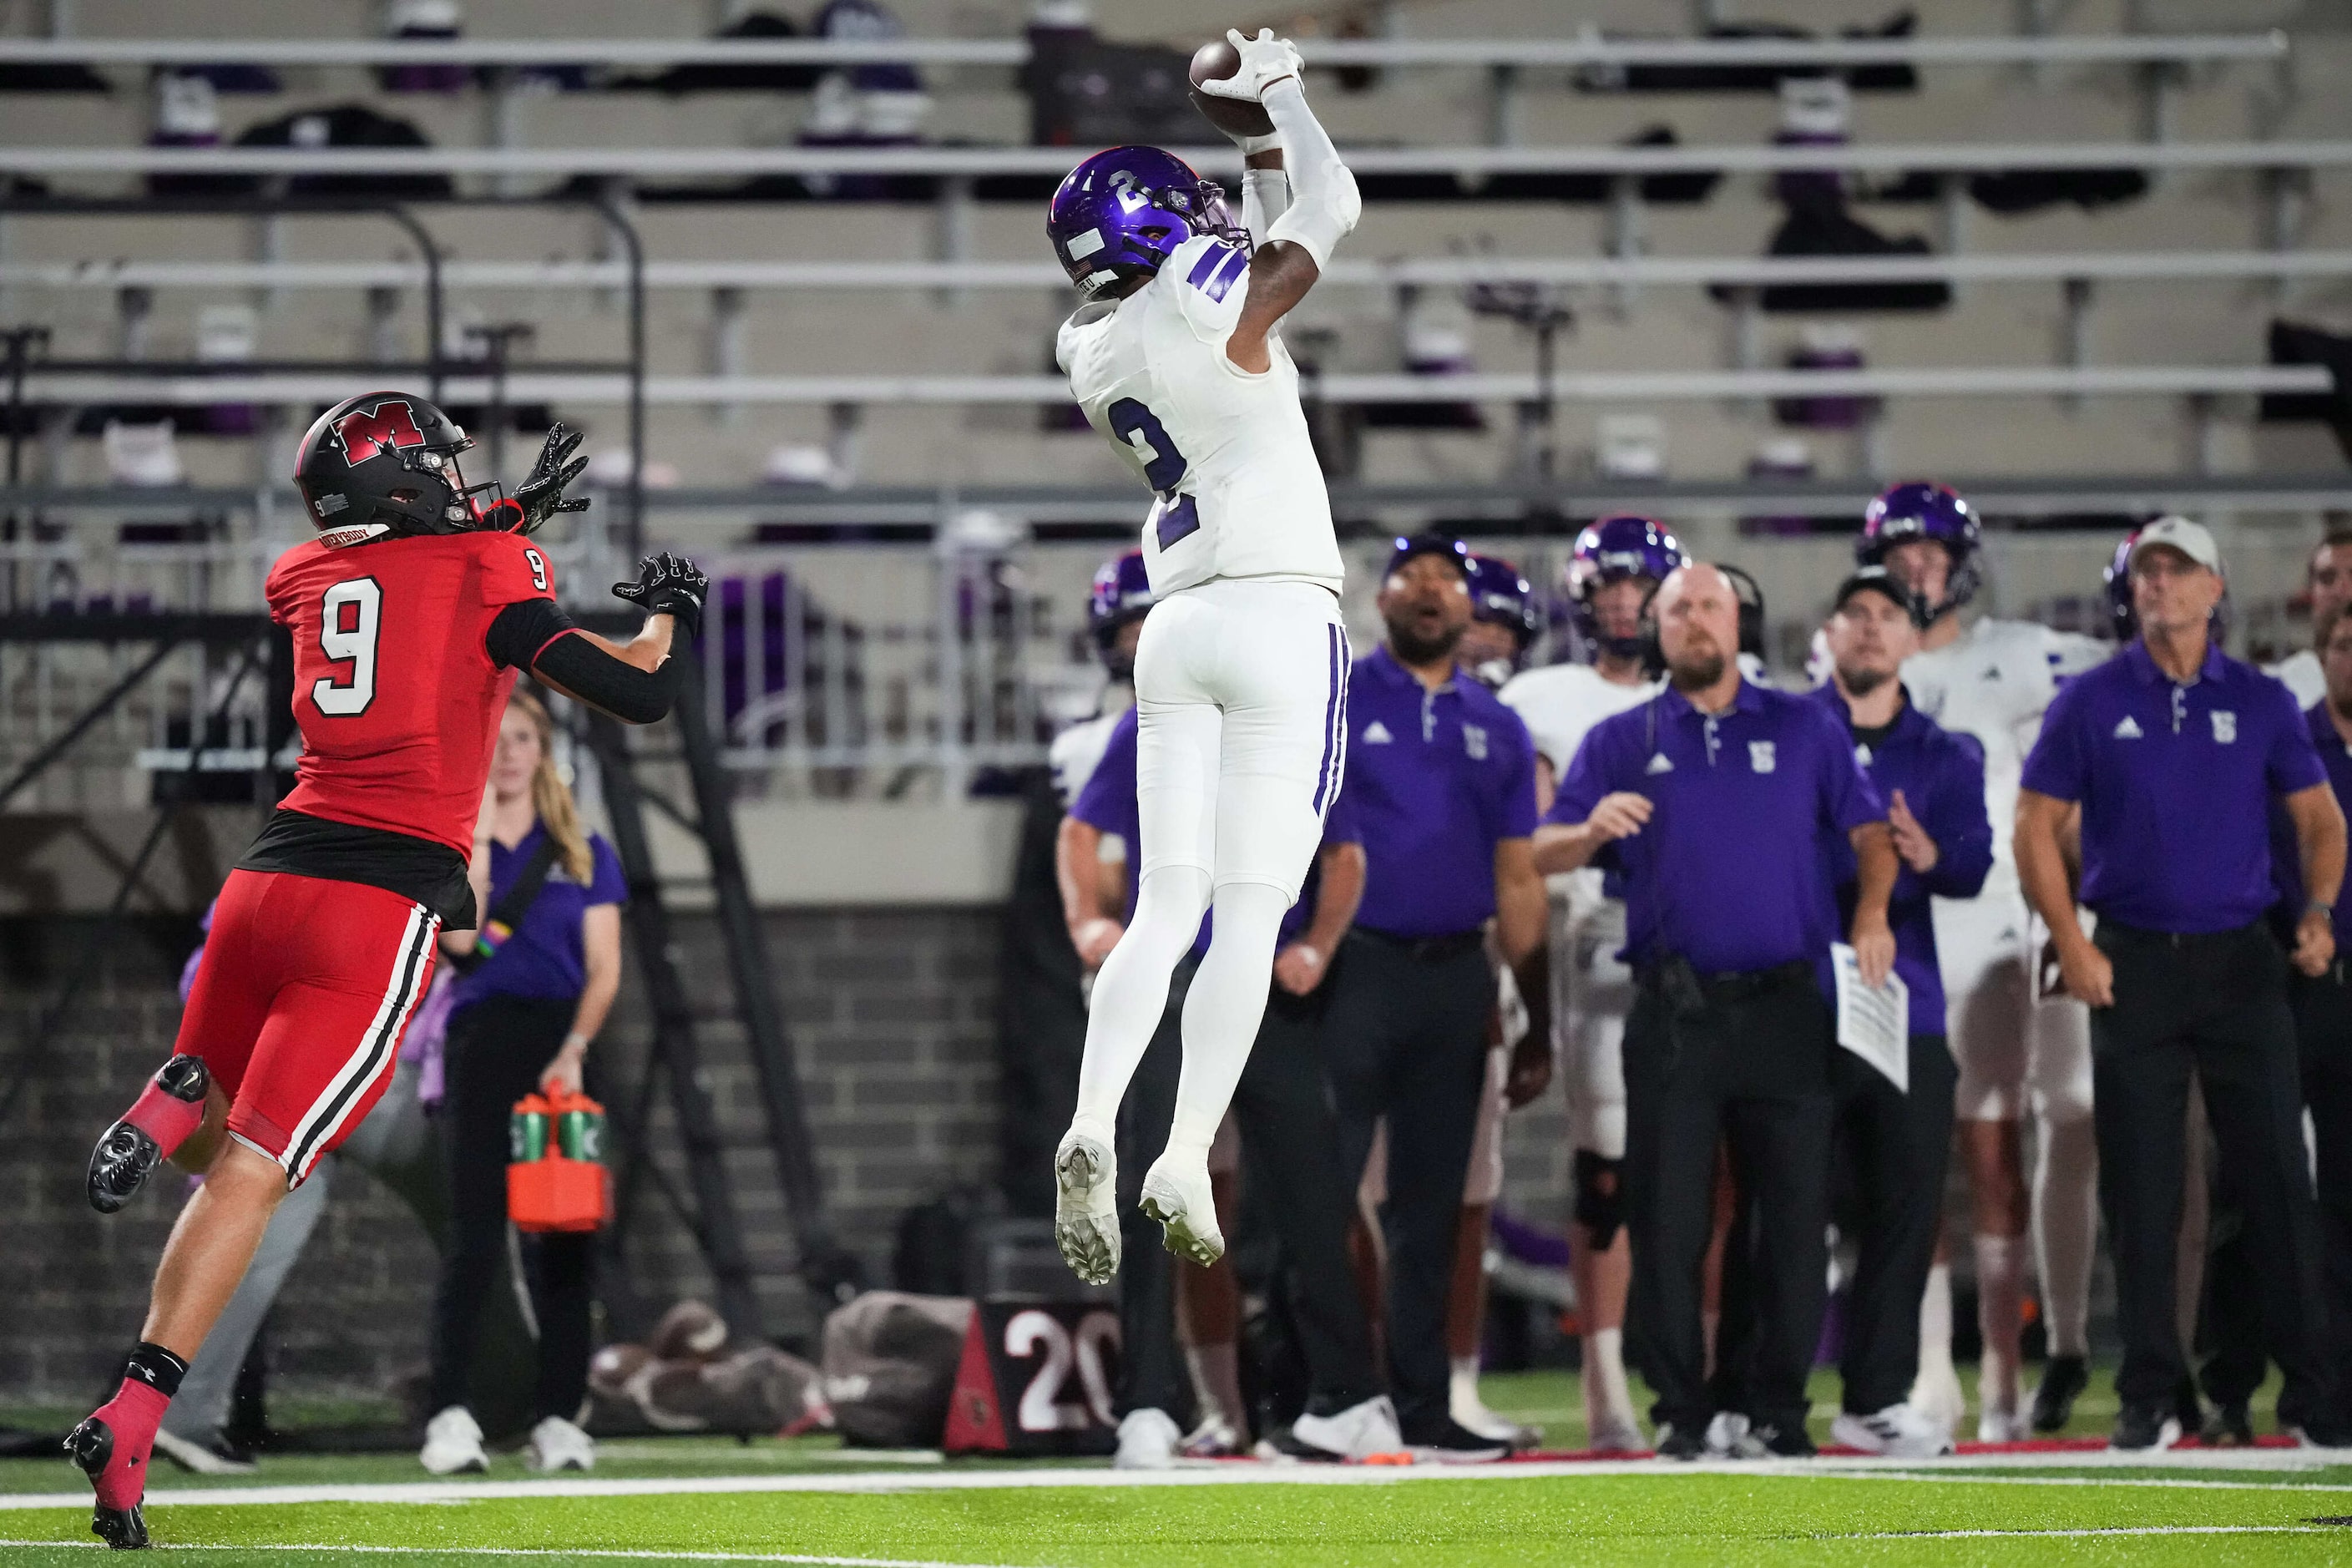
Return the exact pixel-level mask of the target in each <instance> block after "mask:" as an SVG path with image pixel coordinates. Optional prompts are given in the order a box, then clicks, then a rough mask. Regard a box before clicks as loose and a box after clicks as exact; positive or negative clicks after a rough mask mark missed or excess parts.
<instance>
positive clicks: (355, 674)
mask: <svg viewBox="0 0 2352 1568" xmlns="http://www.w3.org/2000/svg"><path fill="white" fill-rule="evenodd" d="M382 632H383V588H382V587H380V586H379V585H378V584H377V583H376V580H375V579H374V578H373V577H353V578H351V579H349V580H347V581H345V582H341V583H338V584H335V585H334V586H332V587H331V588H329V589H328V590H327V591H326V593H325V594H323V595H320V600H319V651H320V652H321V653H323V654H325V655H326V656H327V658H328V659H329V660H331V662H333V663H336V664H348V665H350V666H351V667H352V668H351V675H350V678H349V679H345V680H337V679H334V678H333V677H331V676H321V677H320V678H319V679H317V680H315V681H313V682H312V683H311V686H310V700H311V701H312V702H314V703H316V704H318V708H319V711H320V712H321V713H324V714H326V715H328V716H329V717H331V718H335V719H352V718H356V717H358V716H359V715H360V714H362V713H364V712H366V711H367V710H368V704H369V703H371V702H373V701H374V700H375V650H376V639H377V638H378V637H379V636H380V635H381V634H382Z"/></svg>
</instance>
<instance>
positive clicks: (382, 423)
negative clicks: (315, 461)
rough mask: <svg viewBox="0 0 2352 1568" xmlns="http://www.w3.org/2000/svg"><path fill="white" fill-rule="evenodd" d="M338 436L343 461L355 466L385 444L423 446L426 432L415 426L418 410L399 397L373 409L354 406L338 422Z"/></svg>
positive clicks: (370, 456) (336, 426)
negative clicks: (416, 411)
mask: <svg viewBox="0 0 2352 1568" xmlns="http://www.w3.org/2000/svg"><path fill="white" fill-rule="evenodd" d="M335 439H336V440H338V441H340V442H341V443H342V447H343V460H344V461H345V462H347V463H350V464H351V465H352V466H353V467H354V468H356V467H357V466H359V465H360V464H362V463H364V462H366V461H367V460H368V459H369V458H373V457H374V456H375V455H376V453H377V452H379V451H381V450H382V449H383V448H384V447H422V446H423V445H425V435H424V432H422V431H420V430H418V429H417V428H416V414H415V410H413V409H412V408H410V407H409V406H408V405H407V404H406V403H404V402H403V401H400V400H399V399H396V398H388V399H386V400H385V401H384V402H382V403H379V404H377V405H375V406H374V407H373V408H354V409H352V411H351V412H350V413H349V414H346V415H344V416H342V417H341V419H338V420H336V421H335Z"/></svg>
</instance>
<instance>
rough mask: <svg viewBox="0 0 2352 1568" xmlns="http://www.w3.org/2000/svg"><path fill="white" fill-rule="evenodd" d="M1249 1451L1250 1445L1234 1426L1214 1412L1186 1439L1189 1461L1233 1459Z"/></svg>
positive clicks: (1184, 1448)
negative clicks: (1243, 1439)
mask: <svg viewBox="0 0 2352 1568" xmlns="http://www.w3.org/2000/svg"><path fill="white" fill-rule="evenodd" d="M1248 1451H1249V1445H1248V1444H1246V1443H1244V1442H1243V1441H1242V1435H1241V1434H1240V1433H1238V1432H1236V1431H1234V1424H1233V1423H1232V1422H1230V1421H1228V1420H1226V1419H1225V1418H1224V1416H1223V1415H1221V1414H1219V1413H1218V1412H1216V1411H1211V1412H1210V1413H1209V1414H1208V1415H1204V1416H1202V1418H1201V1424H1200V1425H1199V1426H1195V1427H1193V1428H1192V1431H1191V1432H1190V1433H1189V1434H1187V1435H1186V1436H1185V1438H1184V1447H1183V1454H1184V1457H1185V1458H1188V1459H1231V1458H1239V1457H1240V1456H1241V1455H1243V1454H1245V1453H1247V1452H1248Z"/></svg>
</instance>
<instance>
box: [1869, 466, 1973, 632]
mask: <svg viewBox="0 0 2352 1568" xmlns="http://www.w3.org/2000/svg"><path fill="white" fill-rule="evenodd" d="M1983 537H1984V529H1983V527H1982V526H1981V525H1980V524H1979V522H1978V521H1977V514H1976V509H1975V508H1973V507H1971V506H1969V503H1968V502H1966V501H1964V500H1961V499H1960V498H1959V497H1958V495H1956V494H1954V493H1953V492H1952V491H1951V490H1950V489H1948V488H1947V487H1945V486H1943V485H1934V484H1927V483H1923V482H1921V481H1918V480H1911V481H1907V482H1906V483H1903V484H1899V485H1889V486H1888V487H1887V488H1886V489H1884V490H1882V491H1880V492H1879V494H1878V497H1877V499H1876V500H1873V501H1872V502H1871V503H1870V506H1869V508H1868V509H1867V510H1864V512H1863V514H1862V537H1861V538H1860V539H1857V540H1855V541H1854V542H1853V558H1854V561H1855V563H1857V564H1860V565H1864V566H1884V565H1885V564H1886V552H1887V551H1888V550H1890V549H1892V548H1893V547H1894V546H1895V545H1897V544H1903V543H1906V542H1909V541H1911V540H1914V539H1932V540H1934V541H1935V542H1937V543H1938V544H1940V545H1942V546H1943V547H1944V552H1945V553H1946V554H1948V555H1949V556H1950V557H1951V558H1952V573H1951V575H1950V576H1949V577H1948V578H1947V579H1946V581H1945V584H1944V598H1943V602H1942V603H1941V604H1936V605H1928V606H1927V618H1928V620H1930V621H1934V620H1937V619H1939V618H1940V617H1942V616H1947V615H1949V614H1950V613H1951V612H1952V611H1954V610H1957V609H1958V608H1959V607H1960V606H1961V605H1965V604H1967V603H1968V602H1969V600H1970V599H1973V598H1975V597H1976V593H1977V588H1978V585H1979V584H1980V583H1981V582H1982V581H1983V578H1982V575H1981V574H1980V573H1979V569H1978V566H1977V546H1978V544H1979V542H1981V541H1982V539H1983Z"/></svg>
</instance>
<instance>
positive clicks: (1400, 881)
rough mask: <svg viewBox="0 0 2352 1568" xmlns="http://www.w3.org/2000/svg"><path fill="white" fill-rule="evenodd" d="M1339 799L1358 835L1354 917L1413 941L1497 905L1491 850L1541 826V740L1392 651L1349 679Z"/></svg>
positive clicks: (1456, 928)
mask: <svg viewBox="0 0 2352 1568" xmlns="http://www.w3.org/2000/svg"><path fill="white" fill-rule="evenodd" d="M1347 711H1348V774H1347V782H1346V783H1345V784H1342V785H1341V786H1340V789H1339V799H1340V801H1341V802H1343V803H1344V804H1345V805H1346V806H1347V807H1348V808H1350V809H1352V810H1353V811H1354V813H1355V821H1356V826H1357V827H1358V828H1360V830H1361V832H1362V834H1363V841H1364V858H1365V861H1366V868H1365V874H1364V901H1363V903H1362V905H1361V906H1360V908H1358V910H1356V923H1357V924H1358V925H1360V926H1363V927H1366V928H1368V929H1369V930H1371V931H1381V932H1384V933H1385V934H1387V935H1390V936H1396V937H1403V938H1406V939H1407V940H1412V941H1418V940H1420V939H1423V938H1425V937H1438V936H1453V935H1455V934H1456V933H1458V932H1462V931H1475V930H1477V929H1478V928H1479V927H1481V926H1483V925H1485V924H1486V921H1487V920H1488V919H1489V917H1491V916H1492V915H1493V914H1494V912H1495V846H1496V844H1497V843H1499V842H1500V841H1502V840H1503V839H1506V838H1526V837H1529V836H1530V835H1532V834H1533V833H1534V832H1535V830H1536V746H1535V742H1534V741H1532V740H1530V739H1529V738H1528V727H1527V725H1526V724H1525V723H1524V722H1522V721H1521V720H1520V718H1519V716H1518V715H1517V713H1515V712H1513V711H1512V710H1510V709H1508V708H1507V707H1505V706H1504V704H1503V700H1502V699H1501V698H1499V697H1496V695H1495V694H1494V693H1493V692H1491V691H1489V690H1487V689H1486V688H1485V687H1484V686H1481V685H1480V684H1478V682H1476V681H1475V680H1473V679H1470V678H1469V677H1467V676H1465V675H1462V674H1459V673H1457V674H1456V675H1455V676H1454V679H1451V680H1449V681H1447V682H1446V683H1445V684H1444V686H1441V687H1439V688H1438V689H1436V690H1434V691H1432V690H1431V689H1428V688H1427V687H1425V686H1423V685H1422V683H1421V680H1420V678H1419V677H1417V676H1415V675H1414V674H1413V673H1412V671H1411V670H1409V669H1407V668H1404V666H1402V665H1401V664H1399V663H1398V662H1397V661H1396V658H1395V657H1394V656H1393V655H1391V653H1390V652H1389V650H1388V648H1387V647H1377V648H1374V649H1373V650H1372V651H1371V652H1370V653H1368V654H1366V655H1365V656H1364V657H1363V658H1360V659H1358V660H1356V662H1355V666H1354V668H1352V669H1351V670H1350V671H1349V677H1348V710H1347Z"/></svg>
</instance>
